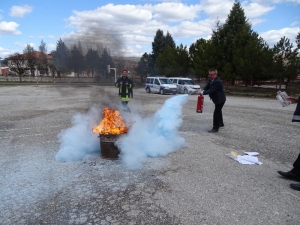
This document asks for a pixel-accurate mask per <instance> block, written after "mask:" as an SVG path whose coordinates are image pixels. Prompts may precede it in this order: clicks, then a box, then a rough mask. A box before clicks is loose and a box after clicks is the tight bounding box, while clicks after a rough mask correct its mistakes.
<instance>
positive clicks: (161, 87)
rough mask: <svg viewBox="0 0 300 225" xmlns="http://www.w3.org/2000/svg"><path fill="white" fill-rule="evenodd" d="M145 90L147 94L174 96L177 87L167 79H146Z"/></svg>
mask: <svg viewBox="0 0 300 225" xmlns="http://www.w3.org/2000/svg"><path fill="white" fill-rule="evenodd" d="M145 90H146V92H147V93H151V92H153V93H160V94H162V95H164V94H173V95H176V93H177V87H176V85H174V84H173V83H172V81H171V80H170V79H169V78H167V77H147V79H146V86H145Z"/></svg>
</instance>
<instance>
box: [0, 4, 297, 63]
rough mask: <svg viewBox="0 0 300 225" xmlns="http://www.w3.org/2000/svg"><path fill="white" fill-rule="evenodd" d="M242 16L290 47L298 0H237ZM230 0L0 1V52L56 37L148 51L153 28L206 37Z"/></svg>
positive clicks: (119, 51) (192, 38) (181, 40)
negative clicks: (288, 43) (282, 40)
mask: <svg viewBox="0 0 300 225" xmlns="http://www.w3.org/2000/svg"><path fill="white" fill-rule="evenodd" d="M240 3H241V6H242V8H243V9H244V12H245V16H246V18H247V19H248V20H249V22H250V23H251V24H252V29H253V30H254V31H255V32H257V33H258V34H259V35H260V36H261V37H262V38H263V39H264V40H265V41H266V42H267V43H268V44H269V46H270V47H273V46H274V45H275V44H276V43H277V42H278V41H279V40H280V38H281V37H283V36H285V37H287V38H289V39H290V42H291V43H293V45H294V46H295V45H296V43H295V38H296V36H297V34H298V33H299V31H300V28H299V27H300V0H248V1H240ZM233 4H234V0H181V1H180V0H127V1H124V0H122V1H119V0H72V1H71V0H60V1H58V0H51V1H49V0H44V1H41V0H18V1H16V0H1V1H0V57H1V58H5V57H8V56H9V55H10V54H13V53H15V52H18V53H22V52H23V50H24V48H25V47H26V45H27V44H30V45H31V46H32V47H34V49H35V50H38V48H39V45H40V44H41V42H42V41H43V42H44V43H46V46H47V52H48V53H50V52H51V51H52V50H55V48H56V43H57V41H58V40H59V39H62V40H63V41H64V42H66V44H68V43H70V44H73V43H78V40H79V39H80V40H82V44H83V45H84V46H87V47H88V48H95V47H94V46H102V47H106V48H108V49H109V50H110V53H111V54H112V55H119V56H123V57H129V56H131V57H141V56H142V55H143V54H144V53H145V52H147V53H151V51H152V42H153V40H154V37H155V34H156V31H157V30H158V29H160V30H162V31H163V32H164V34H167V32H169V33H170V34H171V36H172V37H173V39H174V41H175V43H176V45H177V46H178V45H180V44H183V45H184V46H187V47H189V46H190V45H191V44H193V43H195V42H196V40H198V39H200V38H204V39H209V38H210V37H211V33H212V30H213V29H215V28H216V26H215V25H216V21H217V20H219V21H220V22H221V23H225V21H226V19H227V16H228V14H229V13H230V10H231V9H232V6H233Z"/></svg>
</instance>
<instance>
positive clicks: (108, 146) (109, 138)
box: [99, 134, 121, 159]
mask: <svg viewBox="0 0 300 225" xmlns="http://www.w3.org/2000/svg"><path fill="white" fill-rule="evenodd" d="M120 136H121V134H120V135H103V134H100V135H99V138H100V147H101V156H102V158H105V159H118V158H119V153H120V150H119V149H118V147H117V146H116V145H115V142H116V141H117V140H118V138H119V137H120Z"/></svg>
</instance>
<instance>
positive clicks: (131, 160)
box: [116, 95, 187, 169]
mask: <svg viewBox="0 0 300 225" xmlns="http://www.w3.org/2000/svg"><path fill="white" fill-rule="evenodd" d="M186 100H187V95H178V96H175V97H172V98H170V99H168V100H167V101H166V102H165V103H164V105H163V106H162V108H161V109H159V110H158V111H157V112H156V113H155V115H153V116H151V117H148V118H144V119H143V118H136V121H135V123H134V124H133V125H132V127H131V128H130V130H129V132H128V134H126V136H124V137H122V138H120V139H119V140H118V141H117V142H116V145H117V146H118V148H119V149H120V150H121V153H120V155H119V156H120V159H121V161H122V163H123V164H124V165H125V166H126V167H127V168H128V169H139V168H141V167H142V165H143V163H144V162H145V161H146V159H147V157H159V156H165V155H167V154H168V153H170V152H173V151H176V150H178V149H180V148H181V147H183V146H184V145H185V140H184V138H182V137H180V136H179V135H178V128H179V127H180V126H181V124H182V106H183V105H184V103H185V102H186Z"/></svg>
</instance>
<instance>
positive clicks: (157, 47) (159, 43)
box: [152, 29, 166, 61]
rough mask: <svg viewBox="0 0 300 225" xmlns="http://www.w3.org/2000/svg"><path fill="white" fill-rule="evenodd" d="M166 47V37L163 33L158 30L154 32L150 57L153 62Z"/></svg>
mask: <svg viewBox="0 0 300 225" xmlns="http://www.w3.org/2000/svg"><path fill="white" fill-rule="evenodd" d="M165 47H166V37H165V36H164V32H163V31H162V30H160V29H158V30H157V31H156V35H155V37H154V41H153V42H152V55H153V59H154V61H156V59H157V57H158V55H159V54H160V53H162V52H163V51H164V50H165Z"/></svg>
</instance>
